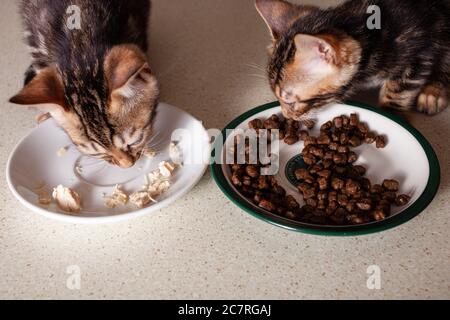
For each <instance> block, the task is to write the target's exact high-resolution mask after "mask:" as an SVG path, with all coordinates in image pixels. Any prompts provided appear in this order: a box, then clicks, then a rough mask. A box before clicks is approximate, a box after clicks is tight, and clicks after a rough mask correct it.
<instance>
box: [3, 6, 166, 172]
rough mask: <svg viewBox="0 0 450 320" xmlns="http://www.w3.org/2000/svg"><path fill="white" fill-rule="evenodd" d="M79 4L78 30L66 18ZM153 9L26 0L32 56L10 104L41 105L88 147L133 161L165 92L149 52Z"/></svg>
mask: <svg viewBox="0 0 450 320" xmlns="http://www.w3.org/2000/svg"><path fill="white" fill-rule="evenodd" d="M74 6H76V8H78V9H79V13H80V16H79V18H80V21H79V26H80V28H70V27H69V24H68V22H69V18H70V16H69V15H68V12H70V10H69V11H68V9H69V7H70V8H74ZM149 12H150V1H149V0H133V1H127V0H109V1H103V0H34V1H27V0H23V1H22V3H21V13H22V15H23V20H24V25H25V36H26V40H27V42H28V44H29V46H30V49H31V55H32V58H33V61H32V63H31V66H30V68H29V69H28V71H27V72H26V75H25V86H24V88H23V89H22V91H20V92H19V93H18V94H17V95H16V96H14V97H13V98H11V102H12V103H16V104H21V105H36V106H37V107H38V108H40V109H42V110H43V111H44V112H46V113H47V115H48V116H51V117H53V118H54V119H55V120H56V122H57V123H58V124H59V125H60V126H61V127H62V128H63V129H64V130H65V131H66V133H67V134H68V135H69V136H70V138H71V139H72V141H73V143H74V144H75V145H76V146H77V147H78V149H79V150H80V151H81V152H82V153H84V154H87V155H90V156H93V157H98V158H102V159H104V160H106V161H108V162H110V163H112V164H114V165H117V166H120V167H123V168H128V167H131V166H133V165H134V163H135V162H136V161H137V159H139V157H140V156H141V154H142V152H143V150H144V148H145V146H146V143H147V141H148V139H149V137H150V136H151V134H152V125H153V119H154V115H155V110H156V106H157V103H158V96H159V90H158V82H157V80H156V78H155V76H154V75H153V74H152V71H151V70H150V67H149V64H148V61H147V58H146V56H145V51H146V50H147V34H146V32H147V25H148V18H149Z"/></svg>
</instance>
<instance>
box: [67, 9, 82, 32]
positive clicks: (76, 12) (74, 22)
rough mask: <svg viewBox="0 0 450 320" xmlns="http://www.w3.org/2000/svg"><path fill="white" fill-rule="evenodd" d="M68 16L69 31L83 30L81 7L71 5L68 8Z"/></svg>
mask: <svg viewBox="0 0 450 320" xmlns="http://www.w3.org/2000/svg"><path fill="white" fill-rule="evenodd" d="M66 13H67V15H68V17H67V22H66V26H67V29H69V30H81V9H80V7H79V6H76V5H71V6H69V7H67V10H66Z"/></svg>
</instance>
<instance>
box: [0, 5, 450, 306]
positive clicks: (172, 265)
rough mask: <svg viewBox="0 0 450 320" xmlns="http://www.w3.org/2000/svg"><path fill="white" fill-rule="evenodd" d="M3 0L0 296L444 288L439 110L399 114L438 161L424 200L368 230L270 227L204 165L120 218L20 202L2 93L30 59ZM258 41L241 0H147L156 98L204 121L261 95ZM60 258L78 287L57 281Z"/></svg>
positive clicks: (444, 152)
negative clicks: (334, 234) (141, 213)
mask: <svg viewBox="0 0 450 320" xmlns="http://www.w3.org/2000/svg"><path fill="white" fill-rule="evenodd" d="M310 2H311V3H313V2H315V3H317V2H318V1H310ZM321 2H322V4H332V3H333V2H334V1H328V2H324V1H321ZM16 4H17V1H15V0H3V1H2V5H1V7H2V10H0V30H1V38H0V57H1V58H0V70H1V72H2V81H1V82H0V101H2V106H1V107H0V121H1V127H0V130H1V133H0V134H1V139H0V163H1V170H0V181H2V182H1V184H0V261H1V263H0V298H20V299H24V298H40V299H55V298H57V299H63V298H69V299H72V298H74V299H78V298H95V299H101V298H117V299H119V298H138V299H169V298H201V299H204V298H208V299H222V298H223V299H229V298H233V299H234V298H247V299H249V298H255V299H302V298H307V299H315V298H326V299H330V298H338V299H341V298H352V299H366V298H375V299H381V298H402V299H404V298H413V299H415V298H447V299H448V298H450V268H449V262H450V240H449V227H450V224H449V221H450V218H449V214H450V209H449V205H450V200H449V199H450V197H449V196H450V153H449V151H448V137H449V136H450V110H447V111H446V112H444V113H443V114H440V115H438V116H436V117H433V118H430V117H425V116H422V115H417V114H414V115H412V116H411V121H412V123H413V124H414V125H415V126H416V127H417V128H418V129H419V130H420V131H421V132H422V133H423V134H424V135H425V136H426V137H427V138H428V139H429V141H430V142H431V144H432V145H433V146H434V148H435V150H436V152H437V154H438V157H439V160H440V162H441V166H442V185H441V188H440V190H439V193H438V195H437V197H436V199H435V200H434V202H433V203H432V204H431V205H430V206H429V207H428V209H427V210H426V211H424V212H423V213H422V214H421V215H420V216H418V217H417V218H416V219H414V220H412V221H411V222H409V223H407V224H405V225H403V226H401V227H399V228H396V229H394V230H390V231H387V232H384V233H380V234H375V235H370V236H363V237H357V238H324V237H316V236H309V235H303V234H299V233H293V232H288V231H285V230H282V229H279V228H276V227H273V226H271V225H269V224H266V223H264V222H261V221H259V220H256V219H255V218H253V217H251V216H249V215H247V214H246V213H244V212H243V211H241V210H240V209H238V208H236V207H235V206H234V205H233V204H232V203H231V202H230V201H228V200H227V199H226V197H225V196H224V195H223V194H222V193H221V192H220V191H219V189H218V188H217V187H216V186H215V183H214V182H213V181H212V179H211V177H210V175H209V174H206V175H205V177H204V178H203V180H202V181H201V182H200V183H199V184H198V186H197V187H196V188H195V189H194V190H193V191H192V192H191V193H189V194H188V195H187V196H185V197H184V198H182V199H181V200H179V201H178V202H177V203H175V204H174V205H172V206H170V207H168V208H166V209H165V210H162V211H160V212H158V213H155V214H152V215H149V216H146V217H144V218H139V219H136V220H132V221H128V222H123V223H117V224H111V225H99V226H84V225H71V224H64V223H60V222H55V221H51V220H47V219H46V218H43V217H41V216H38V215H36V214H34V213H32V212H30V211H28V210H26V209H25V208H23V207H22V206H21V205H20V204H19V203H18V201H17V200H16V199H14V198H13V196H12V194H11V193H10V192H9V190H8V188H7V185H6V182H5V174H4V172H5V165H6V161H7V157H8V155H9V153H10V152H11V150H12V148H13V147H14V145H15V144H16V143H17V142H18V141H19V140H20V139H21V138H22V137H23V136H24V135H26V134H27V132H29V130H30V129H32V128H33V127H34V126H35V125H36V124H35V121H34V116H35V113H34V112H33V111H30V110H28V109H27V108H20V107H15V106H12V105H10V104H8V103H7V102H6V101H7V99H8V98H9V97H10V96H11V95H12V94H14V93H15V91H17V90H18V89H19V87H20V85H21V83H22V80H23V76H22V74H23V72H24V71H25V69H26V67H27V63H29V57H28V55H27V50H26V48H25V46H24V45H23V43H22V41H21V38H22V33H21V26H20V21H19V17H18V15H17V8H16ZM268 43H269V37H268V33H267V31H266V29H265V26H264V24H263V23H262V22H261V20H260V19H259V17H258V15H257V13H256V12H255V10H254V9H253V4H252V1H250V0H226V1H225V0H184V1H179V0H154V12H153V21H152V43H151V45H152V49H151V60H152V61H151V64H152V66H153V67H154V69H155V71H156V73H157V74H158V75H159V78H160V80H161V83H162V93H163V100H164V101H167V102H168V103H171V104H173V105H176V106H179V107H181V108H183V109H184V110H186V111H188V112H190V113H191V114H193V115H194V116H196V117H197V118H199V119H202V120H203V121H204V124H205V126H206V127H208V128H222V127H223V126H224V125H226V123H228V122H229V121H230V120H232V119H233V118H234V117H236V116H237V115H239V114H241V113H242V112H244V111H246V110H248V109H250V108H251V107H254V106H257V105H260V104H263V103H265V102H269V101H272V100H274V97H273V95H272V93H271V92H270V90H269V88H268V85H267V84H266V81H265V80H264V78H263V76H264V73H263V71H262V70H260V69H259V67H252V66H251V65H257V66H263V65H264V63H265V61H266V51H265V49H266V46H267V45H268ZM72 265H76V266H78V267H79V268H80V270H81V287H80V289H79V290H70V289H69V288H68V287H67V285H66V282H67V279H68V277H69V275H68V274H67V273H66V271H67V267H68V266H72ZM369 265H378V266H379V267H380V268H381V289H380V290H369V289H368V288H367V285H366V281H367V273H366V270H367V267H368V266H369Z"/></svg>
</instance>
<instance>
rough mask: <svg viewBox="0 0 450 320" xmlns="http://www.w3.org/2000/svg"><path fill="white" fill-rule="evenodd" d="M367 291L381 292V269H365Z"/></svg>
mask: <svg viewBox="0 0 450 320" xmlns="http://www.w3.org/2000/svg"><path fill="white" fill-rule="evenodd" d="M366 272H367V276H368V277H367V282H366V284H367V289H369V290H381V268H380V267H379V266H377V265H371V266H368V267H367V271H366Z"/></svg>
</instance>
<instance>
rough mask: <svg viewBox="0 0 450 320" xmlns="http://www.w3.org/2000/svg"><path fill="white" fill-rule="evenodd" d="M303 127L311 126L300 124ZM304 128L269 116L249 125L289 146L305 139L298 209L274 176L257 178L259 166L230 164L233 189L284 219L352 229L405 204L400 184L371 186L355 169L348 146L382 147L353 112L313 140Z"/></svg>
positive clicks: (324, 127) (382, 142)
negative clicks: (272, 132)
mask: <svg viewBox="0 0 450 320" xmlns="http://www.w3.org/2000/svg"><path fill="white" fill-rule="evenodd" d="M303 125H305V127H306V129H311V128H312V127H313V126H314V123H313V122H308V123H306V124H305V123H303ZM301 126H302V124H301V123H300V122H297V121H293V120H284V119H281V118H280V117H278V116H277V115H273V116H271V117H270V118H268V119H266V120H265V121H262V120H260V119H256V120H253V121H251V122H250V123H249V127H250V128H251V129H254V130H256V131H258V130H260V129H268V130H273V129H277V130H279V132H280V139H282V140H284V142H285V143H287V144H295V143H297V142H298V141H299V140H303V141H304V144H305V148H304V149H303V151H302V152H301V155H302V157H303V160H304V162H305V164H307V165H308V167H307V168H306V169H298V170H297V171H296V172H295V174H296V177H297V179H298V181H299V184H298V190H299V191H300V193H301V194H302V195H303V199H304V201H305V203H306V204H305V205H304V206H303V207H301V206H300V205H299V203H298V202H297V201H296V200H295V198H294V197H293V196H291V195H287V194H286V190H284V189H283V188H282V187H281V186H279V185H278V183H277V181H276V179H275V178H274V177H273V176H263V175H260V169H261V167H262V166H261V165H260V164H256V165H254V164H245V165H237V164H235V165H232V166H231V171H232V177H231V181H232V183H233V185H234V186H235V187H236V188H237V189H238V190H239V191H240V192H241V193H242V194H243V195H244V196H245V197H246V198H248V199H249V200H251V201H252V202H253V203H254V204H255V205H257V206H259V207H261V208H263V209H265V210H268V211H270V212H272V213H275V214H278V215H280V216H284V217H286V218H289V219H292V220H296V221H301V222H306V223H314V224H320V225H352V224H353V225H354V224H363V223H368V222H372V221H379V220H383V219H385V218H386V217H388V216H389V215H390V214H391V206H392V205H397V206H403V205H406V204H407V203H408V202H409V200H410V197H409V196H408V195H397V192H398V190H399V183H398V182H397V181H395V180H384V181H383V183H382V184H381V185H380V184H373V185H372V182H371V181H370V180H369V179H367V178H366V177H365V173H366V168H364V167H363V166H360V165H354V163H355V162H356V161H357V160H358V155H357V153H355V152H354V151H352V148H356V147H358V146H360V145H362V144H363V143H367V144H372V143H375V144H376V147H377V148H384V147H385V146H386V141H385V138H384V137H383V136H380V135H376V134H374V133H373V132H371V131H370V130H369V128H368V126H367V125H366V124H364V123H362V122H360V121H359V119H358V117H357V115H356V114H352V115H351V116H350V117H348V116H345V115H343V116H339V117H336V118H334V119H333V120H332V121H328V122H327V123H325V124H323V125H322V126H321V128H320V135H319V136H318V137H311V136H310V135H309V133H308V131H307V130H300V129H301Z"/></svg>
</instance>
